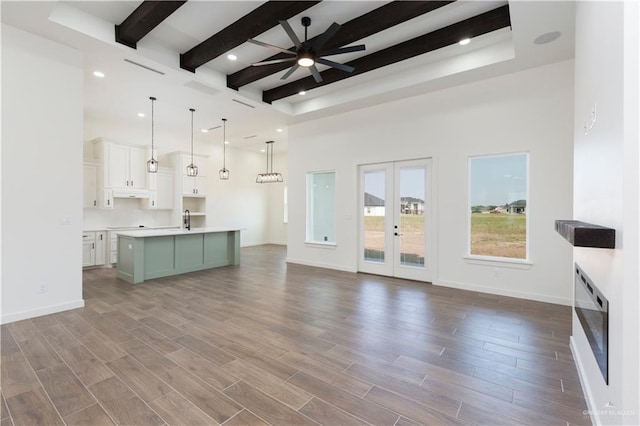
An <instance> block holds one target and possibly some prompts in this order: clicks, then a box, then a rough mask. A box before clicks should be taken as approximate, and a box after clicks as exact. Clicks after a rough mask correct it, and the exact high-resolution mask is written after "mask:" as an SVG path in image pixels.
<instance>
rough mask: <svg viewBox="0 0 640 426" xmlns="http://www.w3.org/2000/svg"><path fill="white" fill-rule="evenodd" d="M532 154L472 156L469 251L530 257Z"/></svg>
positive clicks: (473, 254)
mask: <svg viewBox="0 0 640 426" xmlns="http://www.w3.org/2000/svg"><path fill="white" fill-rule="evenodd" d="M528 163H529V157H528V154H525V153H521V154H509V155H500V156H490V157H489V156H487V157H472V158H470V159H469V205H470V221H469V228H470V232H469V235H470V241H469V254H470V255H472V256H491V257H502V258H511V259H527V258H528V250H527V247H528V244H527V212H528V208H529V206H528V203H527V201H528Z"/></svg>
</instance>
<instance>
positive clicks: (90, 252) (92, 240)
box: [82, 231, 107, 267]
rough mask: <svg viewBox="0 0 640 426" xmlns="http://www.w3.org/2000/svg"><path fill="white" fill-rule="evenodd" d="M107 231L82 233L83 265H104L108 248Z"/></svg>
mask: <svg viewBox="0 0 640 426" xmlns="http://www.w3.org/2000/svg"><path fill="white" fill-rule="evenodd" d="M106 235H107V233H106V231H96V232H93V231H90V232H83V233H82V266H83V267H85V266H96V265H104V264H105V262H106V259H105V250H106V242H107V238H106Z"/></svg>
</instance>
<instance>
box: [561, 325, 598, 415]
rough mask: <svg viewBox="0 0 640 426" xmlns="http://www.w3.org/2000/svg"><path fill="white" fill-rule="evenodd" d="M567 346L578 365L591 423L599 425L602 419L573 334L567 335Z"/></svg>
mask: <svg viewBox="0 0 640 426" xmlns="http://www.w3.org/2000/svg"><path fill="white" fill-rule="evenodd" d="M569 347H570V348H571V353H572V354H573V360H574V361H575V363H576V367H578V378H580V385H581V386H582V394H583V395H584V399H585V400H586V402H587V408H588V409H589V414H590V416H591V423H592V424H594V425H598V426H599V425H601V424H602V421H601V420H600V416H599V412H598V408H597V405H596V402H595V401H594V399H593V394H592V393H591V387H590V386H589V379H587V375H586V374H585V370H584V365H583V364H582V358H581V357H580V353H579V352H578V350H577V349H576V346H575V339H574V338H573V336H569Z"/></svg>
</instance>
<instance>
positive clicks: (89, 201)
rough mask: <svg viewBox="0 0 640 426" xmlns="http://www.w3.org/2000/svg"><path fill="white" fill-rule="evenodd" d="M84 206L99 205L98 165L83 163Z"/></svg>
mask: <svg viewBox="0 0 640 426" xmlns="http://www.w3.org/2000/svg"><path fill="white" fill-rule="evenodd" d="M82 188H83V191H82V207H84V208H95V207H98V165H97V164H94V163H84V164H83V165H82Z"/></svg>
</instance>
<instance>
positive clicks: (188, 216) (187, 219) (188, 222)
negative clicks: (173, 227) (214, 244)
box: [184, 209, 191, 231]
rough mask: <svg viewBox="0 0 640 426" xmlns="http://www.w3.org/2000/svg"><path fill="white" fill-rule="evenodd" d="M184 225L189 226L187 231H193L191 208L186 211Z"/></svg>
mask: <svg viewBox="0 0 640 426" xmlns="http://www.w3.org/2000/svg"><path fill="white" fill-rule="evenodd" d="M184 225H185V226H184V227H185V228H187V231H191V212H190V211H189V209H187V210H185V211H184Z"/></svg>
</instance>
